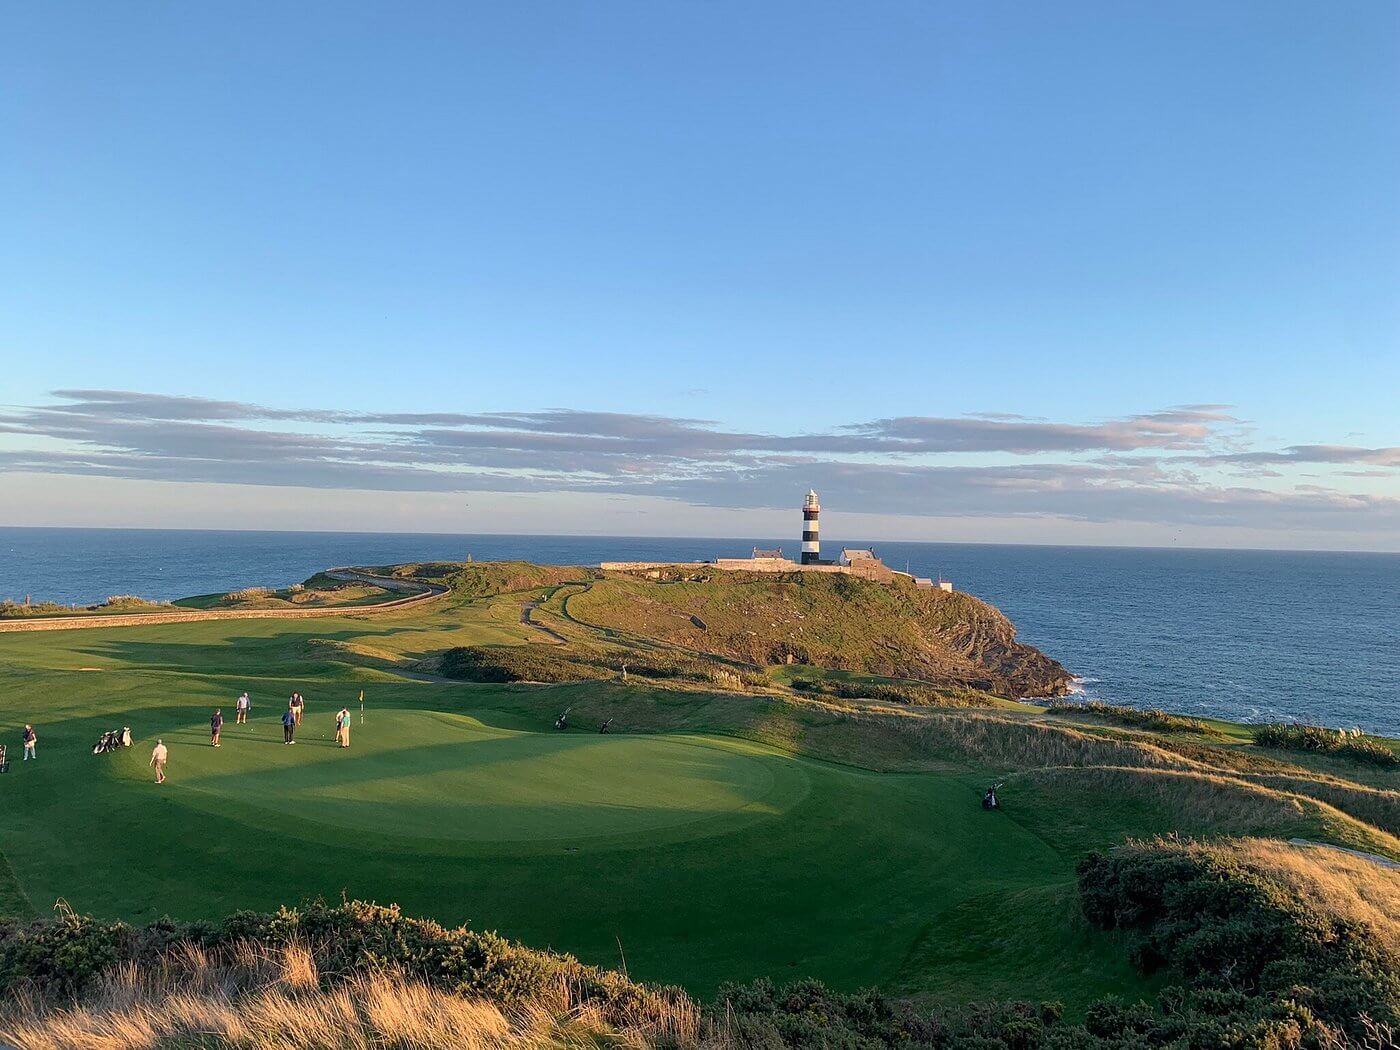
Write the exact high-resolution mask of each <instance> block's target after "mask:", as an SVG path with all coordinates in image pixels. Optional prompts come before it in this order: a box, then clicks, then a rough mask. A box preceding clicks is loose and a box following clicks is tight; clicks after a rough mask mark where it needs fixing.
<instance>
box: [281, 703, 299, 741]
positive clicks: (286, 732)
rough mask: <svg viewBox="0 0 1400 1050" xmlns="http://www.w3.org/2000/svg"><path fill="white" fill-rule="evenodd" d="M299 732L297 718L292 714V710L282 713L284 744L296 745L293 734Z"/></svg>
mask: <svg viewBox="0 0 1400 1050" xmlns="http://www.w3.org/2000/svg"><path fill="white" fill-rule="evenodd" d="M296 731H297V716H296V715H294V714H293V713H292V710H291V708H288V709H287V710H285V711H283V712H282V743H284V744H295V743H296V741H295V740H293V739H292V734H293V733H295V732H296Z"/></svg>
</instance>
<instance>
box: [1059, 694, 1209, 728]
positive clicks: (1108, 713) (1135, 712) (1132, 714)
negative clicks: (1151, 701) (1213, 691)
mask: <svg viewBox="0 0 1400 1050" xmlns="http://www.w3.org/2000/svg"><path fill="white" fill-rule="evenodd" d="M1050 707H1051V710H1053V711H1054V712H1055V713H1056V714H1062V715H1076V714H1086V715H1094V716H1096V717H1098V718H1102V719H1104V720H1105V721H1109V722H1115V723H1117V724H1118V725H1125V726H1134V727H1137V728H1141V729H1155V730H1158V731H1159V732H1178V733H1202V734H1204V735H1206V736H1215V737H1223V736H1224V735H1225V734H1224V733H1222V732H1221V731H1220V730H1218V729H1216V728H1215V726H1213V725H1211V724H1210V723H1209V722H1203V721H1202V720H1201V719H1199V718H1188V717H1186V716H1185V715H1173V714H1169V713H1168V712H1166V711H1162V710H1159V709H1158V708H1155V707H1149V708H1146V709H1142V710H1139V709H1138V708H1136V707H1124V706H1123V705H1122V704H1105V703H1103V702H1102V701H1099V700H1077V701H1076V700H1056V701H1053V702H1052V703H1051V705H1050Z"/></svg>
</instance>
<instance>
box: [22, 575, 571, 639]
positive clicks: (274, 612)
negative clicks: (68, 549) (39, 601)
mask: <svg viewBox="0 0 1400 1050" xmlns="http://www.w3.org/2000/svg"><path fill="white" fill-rule="evenodd" d="M326 575H327V576H330V577H331V578H333V579H337V580H346V581H352V582H356V583H370V584H373V585H374V586H376V587H383V588H384V589H385V590H386V591H393V592H395V593H398V594H402V595H403V597H400V598H391V599H389V600H388V601H385V602H379V603H377V604H375V605H326V606H322V607H320V608H316V609H174V610H170V611H164V610H162V611H160V612H142V613H115V614H112V615H110V616H104V615H103V614H101V613H94V614H91V615H88V616H36V617H34V618H33V619H28V620H0V634H4V633H8V632H17V631H75V630H81V629H84V628H89V627H146V626H149V625H151V624H162V623H191V622H193V621H196V620H304V619H309V618H311V617H316V616H373V615H376V614H378V613H386V612H399V611H401V610H403V609H409V608H413V607H414V606H417V605H423V604H425V603H427V602H430V601H433V600H434V599H436V598H440V597H442V596H443V595H444V594H446V593H447V591H448V588H446V587H440V586H438V585H437V584H431V583H418V582H417V581H415V580H394V579H389V578H388V577H385V576H375V575H373V574H371V573H367V572H358V571H356V570H354V569H332V570H330V571H328V572H327V573H326ZM536 626H540V625H538V624H537V625H536ZM545 629H546V630H547V629H548V628H545Z"/></svg>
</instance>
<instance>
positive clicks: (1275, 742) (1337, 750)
mask: <svg viewBox="0 0 1400 1050" xmlns="http://www.w3.org/2000/svg"><path fill="white" fill-rule="evenodd" d="M1254 742H1255V743H1256V744H1258V745H1259V746H1260V747H1276V748H1279V749H1280V750H1284V751H1314V752H1317V753H1319V754H1324V755H1338V756H1340V757H1342V758H1352V759H1355V760H1357V761H1358V762H1367V763H1370V764H1371V765H1375V766H1400V756H1397V755H1396V754H1395V752H1394V751H1392V750H1391V749H1390V748H1388V747H1386V746H1385V745H1384V744H1381V743H1378V742H1377V741H1375V740H1372V739H1370V738H1369V737H1364V736H1351V735H1350V734H1348V733H1345V732H1342V731H1340V730H1335V729H1326V728H1324V727H1323V726H1313V725H1306V724H1304V723H1301V722H1294V723H1282V722H1275V723H1272V724H1270V725H1262V726H1256V727H1255V730H1254Z"/></svg>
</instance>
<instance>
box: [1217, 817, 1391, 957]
mask: <svg viewBox="0 0 1400 1050" xmlns="http://www.w3.org/2000/svg"><path fill="white" fill-rule="evenodd" d="M1203 848H1208V849H1211V850H1214V851H1217V852H1228V853H1230V854H1233V855H1234V856H1235V857H1237V858H1238V859H1239V860H1240V861H1241V862H1242V863H1244V864H1246V865H1247V866H1249V867H1251V868H1253V869H1255V870H1256V871H1258V872H1260V873H1261V874H1263V875H1266V876H1268V877H1269V878H1271V879H1273V880H1275V881H1276V882H1280V883H1282V884H1283V885H1285V886H1287V887H1288V888H1289V890H1290V891H1291V892H1292V893H1294V894H1295V895H1296V896H1297V897H1298V898H1299V899H1300V900H1301V901H1303V902H1304V903H1305V904H1307V905H1308V906H1309V907H1311V908H1314V909H1315V910H1317V911H1320V912H1323V913H1325V914H1330V915H1335V916H1337V917H1338V918H1342V919H1346V920H1348V921H1351V922H1356V923H1360V924H1362V925H1365V926H1367V927H1369V928H1370V929H1371V930H1372V931H1373V932H1374V933H1375V935H1376V937H1377V938H1378V939H1379V940H1380V942H1381V943H1382V944H1384V945H1385V946H1386V947H1387V948H1388V949H1389V950H1390V951H1391V952H1393V953H1395V955H1396V957H1397V959H1400V871H1397V870H1395V869H1393V868H1387V867H1384V866H1383V865H1380V864H1377V863H1375V862H1374V861H1370V860H1367V859H1366V858H1365V857H1356V856H1353V855H1351V854H1349V853H1343V852H1341V851H1339V850H1332V849H1325V848H1316V847H1313V848H1309V847H1300V846H1294V845H1290V844H1289V843H1286V842H1280V841H1278V840H1277V839H1255V838H1246V839H1235V840H1232V841H1230V842H1226V843H1218V844H1212V845H1211V846H1209V847H1203Z"/></svg>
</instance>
